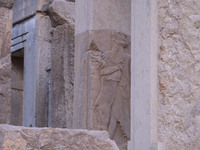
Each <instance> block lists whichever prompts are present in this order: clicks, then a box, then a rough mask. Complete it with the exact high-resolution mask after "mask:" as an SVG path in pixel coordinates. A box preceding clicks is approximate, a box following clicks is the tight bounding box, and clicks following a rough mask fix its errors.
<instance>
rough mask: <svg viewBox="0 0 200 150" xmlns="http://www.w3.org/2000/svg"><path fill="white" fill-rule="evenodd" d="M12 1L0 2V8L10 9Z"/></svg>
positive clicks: (4, 0)
mask: <svg viewBox="0 0 200 150" xmlns="http://www.w3.org/2000/svg"><path fill="white" fill-rule="evenodd" d="M13 3H14V0H0V7H6V8H11V7H12V6H13Z"/></svg>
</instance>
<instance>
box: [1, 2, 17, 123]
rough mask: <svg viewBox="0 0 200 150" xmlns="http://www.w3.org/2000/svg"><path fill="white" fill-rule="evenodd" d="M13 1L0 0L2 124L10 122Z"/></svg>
mask: <svg viewBox="0 0 200 150" xmlns="http://www.w3.org/2000/svg"><path fill="white" fill-rule="evenodd" d="M13 2H14V1H13V0H9V1H6V2H5V1H4V0H0V104H1V106H0V123H9V122H10V91H11V89H10V88H11V79H10V73H11V61H10V41H11V29H12V15H13V13H12V10H11V9H10V8H11V7H12V4H13Z"/></svg>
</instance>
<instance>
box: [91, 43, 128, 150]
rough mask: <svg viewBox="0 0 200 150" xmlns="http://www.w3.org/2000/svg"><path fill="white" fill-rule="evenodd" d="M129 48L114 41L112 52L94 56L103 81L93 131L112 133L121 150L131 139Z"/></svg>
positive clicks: (93, 58)
mask: <svg viewBox="0 0 200 150" xmlns="http://www.w3.org/2000/svg"><path fill="white" fill-rule="evenodd" d="M128 45H129V42H128V41H127V40H126V39H124V40H123V39H120V40H114V41H113V48H112V50H110V51H106V52H104V53H103V52H100V51H93V53H91V57H92V60H93V63H96V64H97V63H98V65H97V69H98V70H99V74H100V77H101V90H100V93H99V95H98V97H97V99H96V101H95V105H94V116H95V117H94V118H93V122H94V123H93V126H94V127H93V129H98V130H108V131H109V133H110V136H111V138H113V139H114V140H116V141H118V145H120V149H121V150H122V149H124V150H125V149H126V146H127V140H128V139H129V138H130V54H128V53H126V52H124V50H125V49H126V48H127V47H128ZM119 143H120V144H119Z"/></svg>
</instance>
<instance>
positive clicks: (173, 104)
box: [158, 0, 200, 150]
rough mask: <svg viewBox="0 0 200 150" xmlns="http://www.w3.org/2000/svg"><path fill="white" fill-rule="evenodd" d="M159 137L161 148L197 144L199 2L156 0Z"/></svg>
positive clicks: (193, 149)
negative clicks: (157, 11)
mask: <svg viewBox="0 0 200 150" xmlns="http://www.w3.org/2000/svg"><path fill="white" fill-rule="evenodd" d="M158 4H159V5H158V6H159V13H158V14H159V21H158V22H159V29H160V31H159V40H160V45H159V46H160V51H159V86H160V100H159V108H160V110H159V138H160V141H161V142H163V143H164V145H165V148H166V149H167V150H168V149H173V150H180V149H181V150H198V149H199V147H200V144H199V140H200V130H199V127H200V113H199V111H200V107H199V100H200V99H199V97H200V88H199V86H200V79H199V77H200V63H199V61H200V44H199V41H200V30H199V28H200V26H199V22H200V11H199V9H200V3H199V1H198V0H187V1H186V0H172V1H165V0H159V3H158Z"/></svg>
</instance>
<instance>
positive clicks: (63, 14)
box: [48, 0, 75, 26]
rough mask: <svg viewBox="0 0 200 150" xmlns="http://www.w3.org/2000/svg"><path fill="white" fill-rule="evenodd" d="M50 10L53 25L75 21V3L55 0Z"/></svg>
mask: <svg viewBox="0 0 200 150" xmlns="http://www.w3.org/2000/svg"><path fill="white" fill-rule="evenodd" d="M48 12H49V14H50V16H51V19H52V25H53V26H57V25H62V24H65V23H68V24H74V22H75V19H74V18H75V3H74V2H67V1H65V0H54V1H53V2H52V3H51V5H50V6H49V9H48Z"/></svg>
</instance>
